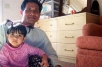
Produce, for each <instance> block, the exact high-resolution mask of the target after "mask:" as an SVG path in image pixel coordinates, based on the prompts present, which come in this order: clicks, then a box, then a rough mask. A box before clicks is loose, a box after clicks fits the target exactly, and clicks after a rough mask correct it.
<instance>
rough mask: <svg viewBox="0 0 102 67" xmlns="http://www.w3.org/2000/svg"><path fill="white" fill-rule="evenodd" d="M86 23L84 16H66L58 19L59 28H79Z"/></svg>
mask: <svg viewBox="0 0 102 67" xmlns="http://www.w3.org/2000/svg"><path fill="white" fill-rule="evenodd" d="M84 24H86V18H85V17H84V16H80V17H79V16H77V17H76V16H74V17H66V18H63V19H59V20H58V30H78V29H82V27H83V25H84Z"/></svg>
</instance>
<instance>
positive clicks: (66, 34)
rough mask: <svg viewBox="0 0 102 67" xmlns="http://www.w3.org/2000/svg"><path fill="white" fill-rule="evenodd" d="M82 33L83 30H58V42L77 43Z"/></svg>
mask: <svg viewBox="0 0 102 67" xmlns="http://www.w3.org/2000/svg"><path fill="white" fill-rule="evenodd" d="M81 35H82V30H75V31H59V32H57V42H59V43H76V39H77V37H79V36H81Z"/></svg>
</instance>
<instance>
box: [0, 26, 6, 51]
mask: <svg viewBox="0 0 102 67" xmlns="http://www.w3.org/2000/svg"><path fill="white" fill-rule="evenodd" d="M0 31H1V32H0V49H1V48H2V46H3V45H4V44H5V43H6V26H5V24H2V25H0Z"/></svg>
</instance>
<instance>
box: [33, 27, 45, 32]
mask: <svg viewBox="0 0 102 67" xmlns="http://www.w3.org/2000/svg"><path fill="white" fill-rule="evenodd" d="M34 29H35V30H36V31H38V32H42V33H45V32H44V31H43V30H42V29H39V28H37V27H34Z"/></svg>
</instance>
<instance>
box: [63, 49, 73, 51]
mask: <svg viewBox="0 0 102 67" xmlns="http://www.w3.org/2000/svg"><path fill="white" fill-rule="evenodd" d="M65 51H74V50H67V49H65Z"/></svg>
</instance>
